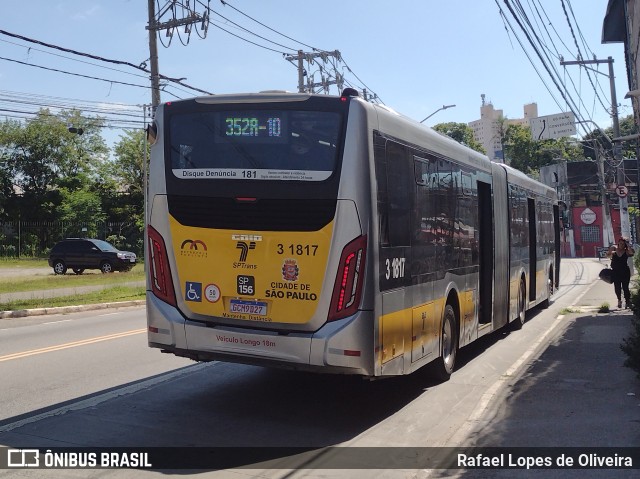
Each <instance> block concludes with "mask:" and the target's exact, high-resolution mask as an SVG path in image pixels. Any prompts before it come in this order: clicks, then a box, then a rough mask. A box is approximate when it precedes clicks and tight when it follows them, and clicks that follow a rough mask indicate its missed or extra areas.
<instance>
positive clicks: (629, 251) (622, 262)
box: [609, 237, 635, 308]
mask: <svg viewBox="0 0 640 479" xmlns="http://www.w3.org/2000/svg"><path fill="white" fill-rule="evenodd" d="M634 253H635V250H634V249H633V248H632V247H631V245H630V244H629V243H628V242H627V240H626V239H625V238H622V237H621V238H620V239H618V244H617V245H615V246H614V245H612V246H611V248H609V257H610V258H611V269H612V270H613V289H614V291H615V293H616V297H617V298H618V308H622V294H623V293H624V303H625V307H626V308H629V307H630V306H631V292H630V291H629V282H630V281H631V270H630V269H629V264H628V262H627V260H628V259H629V258H630V257H632V256H633V255H634Z"/></svg>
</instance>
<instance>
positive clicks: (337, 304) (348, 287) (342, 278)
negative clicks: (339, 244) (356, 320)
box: [327, 236, 367, 321]
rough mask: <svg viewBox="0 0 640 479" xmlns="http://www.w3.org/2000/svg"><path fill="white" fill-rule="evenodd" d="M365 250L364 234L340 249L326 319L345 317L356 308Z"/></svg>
mask: <svg viewBox="0 0 640 479" xmlns="http://www.w3.org/2000/svg"><path fill="white" fill-rule="evenodd" d="M366 250H367V237H366V236H360V237H359V238H356V239H355V240H353V241H352V242H351V243H349V244H348V245H347V246H345V247H344V249H343V250H342V256H341V257H340V264H339V267H338V273H337V275H336V282H335V285H334V287H333V295H332V297H331V306H330V309H329V317H328V318H327V320H328V321H335V320H337V319H342V318H346V317H347V316H350V315H352V314H354V313H355V312H356V311H357V310H358V306H360V297H361V295H362V283H363V281H364V266H365V262H364V260H365V256H366Z"/></svg>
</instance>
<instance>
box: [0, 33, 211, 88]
mask: <svg viewBox="0 0 640 479" xmlns="http://www.w3.org/2000/svg"><path fill="white" fill-rule="evenodd" d="M0 34H2V35H6V36H9V37H12V38H18V39H20V40H23V41H26V42H29V43H35V44H38V45H42V46H45V47H47V48H52V49H54V50H59V51H63V52H66V53H72V54H74V55H79V56H83V57H87V58H92V59H94V60H100V61H103V62H106V63H114V64H117V65H126V66H129V67H131V68H135V69H137V70H140V71H143V72H145V73H151V72H150V71H149V70H147V69H146V68H145V67H143V66H141V65H135V64H133V63H130V62H127V61H123V60H113V59H109V58H104V57H101V56H98V55H92V54H90V53H84V52H80V51H78V50H72V49H70V48H65V47H61V46H58V45H53V44H51V43H46V42H43V41H40V40H35V39H33V38H29V37H25V36H23V35H18V34H16V33H11V32H8V31H6V30H2V29H0ZM24 64H25V65H29V64H28V63H24ZM160 78H161V79H162V80H166V81H169V82H172V83H176V84H178V85H182V86H183V87H185V88H189V89H191V90H194V91H197V92H200V93H204V94H206V95H211V94H212V93H211V92H208V91H206V90H202V89H200V88H196V87H194V86H191V85H189V84H187V83H184V81H183V80H184V79H182V78H171V77H167V76H165V75H160ZM134 86H139V85H134Z"/></svg>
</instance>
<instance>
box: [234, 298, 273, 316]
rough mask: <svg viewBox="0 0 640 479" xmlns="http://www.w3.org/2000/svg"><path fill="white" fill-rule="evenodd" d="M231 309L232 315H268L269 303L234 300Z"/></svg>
mask: <svg viewBox="0 0 640 479" xmlns="http://www.w3.org/2000/svg"><path fill="white" fill-rule="evenodd" d="M230 307H231V312H232V313H237V314H252V315H254V316H266V315H267V303H263V302H259V301H241V300H239V299H232V300H231V305H230Z"/></svg>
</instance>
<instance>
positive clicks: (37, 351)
mask: <svg viewBox="0 0 640 479" xmlns="http://www.w3.org/2000/svg"><path fill="white" fill-rule="evenodd" d="M146 331H147V328H142V329H133V330H131V331H124V332H122V333H115V334H108V335H106V336H97V337H95V338H89V339H82V340H80V341H73V342H71V343H64V344H58V345H55V346H48V347H46V348H40V349H32V350H30V351H22V352H20V353H13V354H7V355H5V356H0V362H3V361H11V360H12V359H20V358H26V357H29V356H35V355H37V354H44V353H51V352H53V351H61V350H63V349H69V348H75V347H78V346H85V345H87V344H95V343H100V342H102V341H111V340H112V339H119V338H126V337H127V336H133V335H136V334H141V333H144V332H146Z"/></svg>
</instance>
